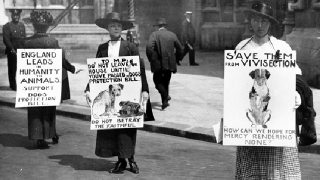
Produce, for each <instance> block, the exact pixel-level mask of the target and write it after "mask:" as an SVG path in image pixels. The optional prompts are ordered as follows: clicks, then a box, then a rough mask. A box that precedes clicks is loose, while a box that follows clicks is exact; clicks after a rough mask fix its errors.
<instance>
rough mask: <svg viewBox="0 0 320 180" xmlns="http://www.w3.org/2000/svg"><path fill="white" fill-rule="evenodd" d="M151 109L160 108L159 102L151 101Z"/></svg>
mask: <svg viewBox="0 0 320 180" xmlns="http://www.w3.org/2000/svg"><path fill="white" fill-rule="evenodd" d="M151 106H152V109H157V110H161V103H160V102H151Z"/></svg>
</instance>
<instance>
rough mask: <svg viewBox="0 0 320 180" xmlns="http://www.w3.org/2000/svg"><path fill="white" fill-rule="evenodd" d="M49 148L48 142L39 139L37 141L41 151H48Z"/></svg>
mask: <svg viewBox="0 0 320 180" xmlns="http://www.w3.org/2000/svg"><path fill="white" fill-rule="evenodd" d="M48 147H49V146H48V144H47V142H46V141H45V140H42V139H39V140H38V141H37V148H39V149H46V148H48Z"/></svg>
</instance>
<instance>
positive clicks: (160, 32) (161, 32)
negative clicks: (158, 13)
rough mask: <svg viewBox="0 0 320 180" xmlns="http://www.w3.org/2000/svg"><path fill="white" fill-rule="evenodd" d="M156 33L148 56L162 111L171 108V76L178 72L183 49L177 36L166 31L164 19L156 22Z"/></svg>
mask: <svg viewBox="0 0 320 180" xmlns="http://www.w3.org/2000/svg"><path fill="white" fill-rule="evenodd" d="M154 27H155V28H156V31H155V32H153V33H152V34H151V35H150V37H149V42H148V44H147V47H146V54H147V57H148V60H149V62H150V65H151V71H152V72H153V82H154V84H155V86H156V89H157V90H158V91H159V93H160V95H161V100H162V109H165V108H166V107H168V106H169V103H168V101H169V100H170V99H171V97H170V96H169V84H170V79H171V74H172V73H176V72H177V65H176V62H178V61H179V60H180V59H181V58H182V53H183V52H182V51H183V47H182V46H181V44H180V42H179V40H178V38H177V36H176V34H174V33H173V32H171V31H168V30H167V29H166V27H167V22H166V20H165V19H164V18H159V19H157V20H156V24H155V25H154Z"/></svg>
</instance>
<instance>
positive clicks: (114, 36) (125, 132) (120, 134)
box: [85, 12, 149, 174]
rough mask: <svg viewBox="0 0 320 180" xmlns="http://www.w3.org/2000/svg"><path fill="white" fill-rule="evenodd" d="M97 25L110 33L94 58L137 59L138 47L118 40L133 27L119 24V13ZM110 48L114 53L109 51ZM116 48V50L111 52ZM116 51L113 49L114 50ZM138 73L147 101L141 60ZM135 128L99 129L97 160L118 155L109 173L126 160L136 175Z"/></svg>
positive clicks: (146, 85)
mask: <svg viewBox="0 0 320 180" xmlns="http://www.w3.org/2000/svg"><path fill="white" fill-rule="evenodd" d="M95 23H96V25H97V26H99V27H101V28H104V29H107V30H108V31H109V34H110V39H111V40H110V41H108V42H107V43H104V44H101V45H100V46H99V48H98V51H97V55H96V57H97V58H100V57H112V56H113V57H118V56H139V51H138V48H137V46H136V45H135V44H133V43H131V42H128V41H125V40H124V39H122V38H121V32H122V31H123V30H126V29H130V28H131V27H133V24H132V23H131V22H128V21H122V20H121V17H120V14H118V13H115V12H113V13H109V14H107V15H106V18H103V19H97V20H96V22H95ZM110 46H112V47H113V48H112V49H113V50H111V48H110ZM115 47H117V48H119V50H118V51H117V50H114V48H115ZM117 48H115V49H117ZM140 72H141V82H142V97H143V98H145V99H147V98H149V93H148V92H149V88H148V83H147V79H146V74H145V67H144V62H143V61H142V60H141V58H140ZM85 92H86V95H87V96H86V97H87V101H88V104H90V102H91V99H90V96H89V84H88V85H87V88H86V90H85ZM136 137H137V129H136V128H128V129H112V130H98V131H97V139H96V151H95V154H96V155H97V156H99V157H112V156H118V162H117V163H116V164H115V167H114V168H113V169H111V170H110V172H111V173H119V172H122V171H124V170H125V168H126V166H127V162H126V160H125V158H128V161H129V165H130V169H131V171H132V172H133V173H135V174H137V173H139V168H138V166H137V163H136V162H135V161H134V154H135V146H136Z"/></svg>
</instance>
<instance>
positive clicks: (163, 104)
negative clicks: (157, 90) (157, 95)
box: [161, 100, 169, 109]
mask: <svg viewBox="0 0 320 180" xmlns="http://www.w3.org/2000/svg"><path fill="white" fill-rule="evenodd" d="M168 106H169V103H168V100H167V101H166V102H163V103H162V106H161V108H162V109H165V108H167V107H168Z"/></svg>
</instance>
